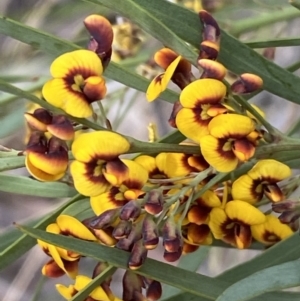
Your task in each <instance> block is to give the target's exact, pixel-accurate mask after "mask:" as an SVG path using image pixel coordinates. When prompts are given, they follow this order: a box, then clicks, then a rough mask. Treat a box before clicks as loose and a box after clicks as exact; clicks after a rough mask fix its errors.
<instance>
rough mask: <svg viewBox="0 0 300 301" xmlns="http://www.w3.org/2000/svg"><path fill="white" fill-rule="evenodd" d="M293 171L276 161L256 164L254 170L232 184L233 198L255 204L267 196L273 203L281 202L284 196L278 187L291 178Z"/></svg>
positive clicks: (263, 161)
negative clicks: (281, 182)
mask: <svg viewBox="0 0 300 301" xmlns="http://www.w3.org/2000/svg"><path fill="white" fill-rule="evenodd" d="M291 174H292V173H291V169H290V168H289V167H288V166H287V165H285V164H283V163H281V162H278V161H276V160H272V159H267V160H261V161H259V162H258V163H256V164H255V165H254V166H253V168H252V169H251V170H250V171H248V172H247V174H245V175H242V176H241V177H239V178H238V179H237V180H235V181H234V182H233V184H232V192H231V193H232V196H233V198H234V199H239V200H242V201H246V202H248V203H251V204H255V203H256V202H258V201H260V200H261V199H262V197H263V195H265V196H266V197H268V198H269V199H270V200H271V201H272V202H279V201H282V200H283V199H284V195H283V193H282V191H281V190H280V188H279V187H278V185H277V182H280V181H282V180H284V179H286V178H288V177H290V176H291Z"/></svg>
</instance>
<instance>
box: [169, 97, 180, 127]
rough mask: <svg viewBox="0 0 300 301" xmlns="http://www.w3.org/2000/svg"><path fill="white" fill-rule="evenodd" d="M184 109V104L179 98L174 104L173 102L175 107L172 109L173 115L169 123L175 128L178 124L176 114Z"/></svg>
mask: <svg viewBox="0 0 300 301" xmlns="http://www.w3.org/2000/svg"><path fill="white" fill-rule="evenodd" d="M181 109H182V105H181V103H180V101H179V100H177V101H175V102H174V104H173V109H172V112H171V115H170V118H169V120H168V122H169V125H170V126H171V127H173V128H175V129H176V128H177V125H176V116H177V113H178V112H179V111H180V110H181Z"/></svg>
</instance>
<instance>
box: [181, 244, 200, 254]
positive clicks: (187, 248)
mask: <svg viewBox="0 0 300 301" xmlns="http://www.w3.org/2000/svg"><path fill="white" fill-rule="evenodd" d="M198 249H199V246H196V245H191V244H188V243H186V242H184V243H183V247H182V254H183V255H185V254H188V253H193V252H195V251H197V250H198Z"/></svg>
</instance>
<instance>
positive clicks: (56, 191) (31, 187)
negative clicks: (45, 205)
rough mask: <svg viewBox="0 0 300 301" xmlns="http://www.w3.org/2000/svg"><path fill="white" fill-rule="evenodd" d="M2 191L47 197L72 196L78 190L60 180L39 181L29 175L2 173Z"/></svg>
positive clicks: (0, 175) (0, 183) (0, 189)
mask: <svg viewBox="0 0 300 301" xmlns="http://www.w3.org/2000/svg"><path fill="white" fill-rule="evenodd" d="M0 191H4V192H10V193H17V194H21V195H35V196H39V197H45V198H65V197H72V196H74V195H75V194H76V190H75V189H74V188H72V187H70V186H68V185H66V184H63V183H59V182H39V181H37V180H33V179H30V178H27V177H21V176H11V175H4V174H0Z"/></svg>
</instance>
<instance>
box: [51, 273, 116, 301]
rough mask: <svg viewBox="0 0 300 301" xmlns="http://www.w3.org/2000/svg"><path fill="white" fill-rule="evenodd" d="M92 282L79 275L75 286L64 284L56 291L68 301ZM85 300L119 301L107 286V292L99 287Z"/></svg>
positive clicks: (58, 285) (57, 286) (58, 286)
mask: <svg viewBox="0 0 300 301" xmlns="http://www.w3.org/2000/svg"><path fill="white" fill-rule="evenodd" d="M91 281H92V279H91V278H89V277H87V276H84V275H78V276H76V279H75V283H74V285H73V284H71V285H69V286H64V285H62V284H57V285H56V289H57V290H58V292H59V293H60V294H61V295H62V296H63V297H64V298H65V299H66V300H70V299H71V298H72V297H74V296H75V295H76V294H77V293H78V292H80V291H81V290H83V289H84V288H85V287H86V286H87V285H89V283H90V282H91ZM84 300H85V301H117V300H119V299H118V298H115V296H114V295H113V294H112V292H111V290H110V289H109V287H108V286H107V285H106V286H105V290H104V289H103V287H102V286H100V285H99V286H97V287H96V288H95V289H94V290H93V291H92V292H91V293H90V294H89V297H87V298H86V299H84Z"/></svg>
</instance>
